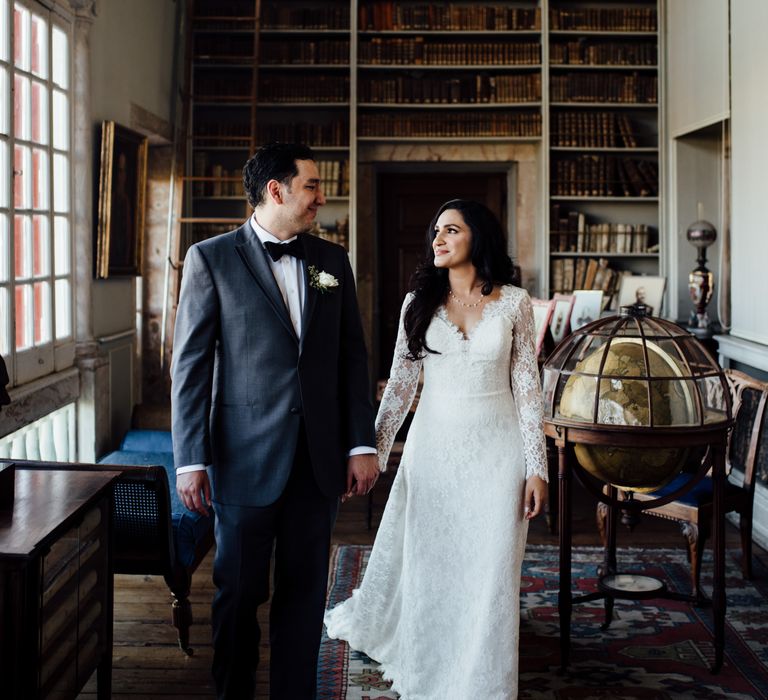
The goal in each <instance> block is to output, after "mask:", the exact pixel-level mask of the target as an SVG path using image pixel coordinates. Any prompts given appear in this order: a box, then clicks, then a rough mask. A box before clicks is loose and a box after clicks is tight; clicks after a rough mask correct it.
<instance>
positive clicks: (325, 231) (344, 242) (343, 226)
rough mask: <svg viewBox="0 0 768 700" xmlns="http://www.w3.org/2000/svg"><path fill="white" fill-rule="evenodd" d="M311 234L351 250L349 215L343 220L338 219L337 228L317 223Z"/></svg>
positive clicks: (310, 231)
mask: <svg viewBox="0 0 768 700" xmlns="http://www.w3.org/2000/svg"><path fill="white" fill-rule="evenodd" d="M309 233H311V234H312V235H314V236H317V237H318V238H322V239H324V240H326V241H330V242H331V243H336V244H337V245H340V246H342V247H343V248H347V249H349V245H348V244H349V214H347V216H346V217H345V218H343V219H337V220H336V227H335V228H334V227H330V226H329V227H326V226H322V225H321V224H320V223H319V222H317V221H315V223H314V224H313V226H312V228H311V229H310V230H309Z"/></svg>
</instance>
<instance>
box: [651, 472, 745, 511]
mask: <svg viewBox="0 0 768 700" xmlns="http://www.w3.org/2000/svg"><path fill="white" fill-rule="evenodd" d="M694 476H696V475H695V474H687V473H685V472H683V473H682V474H678V475H677V476H676V477H675V478H674V479H672V481H670V482H669V483H668V484H667V485H666V486H663V487H662V488H660V489H659V490H658V491H654V492H653V493H652V494H650V495H652V496H657V497H661V496H666V495H667V494H670V493H672V492H673V491H677V489H679V488H680V487H681V486H684V485H685V484H687V483H688V482H689V481H691V480H692V479H693V478H694ZM725 484H726V487H725V488H726V494H728V492H729V491H732V490H738V486H735V485H734V484H732V483H731V482H730V481H728V480H727V479H726V482H725ZM677 501H678V502H679V503H684V504H685V505H687V506H694V507H699V506H703V505H707V504H709V503H712V478H711V477H709V476H705V477H704V478H703V479H702V480H701V481H700V482H699V483H698V484H696V486H694V487H693V488H692V489H691V490H690V491H688V492H687V493H684V494H683V495H682V496H680V497H678V498H677Z"/></svg>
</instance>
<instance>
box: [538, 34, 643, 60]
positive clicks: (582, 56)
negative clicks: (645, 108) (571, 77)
mask: <svg viewBox="0 0 768 700" xmlns="http://www.w3.org/2000/svg"><path fill="white" fill-rule="evenodd" d="M549 62H550V63H555V64H567V65H585V66H655V65H656V62H657V48H656V44H655V43H650V42H626V43H625V42H621V43H619V42H617V41H609V42H599V43H597V42H595V41H594V40H593V39H585V38H581V39H575V40H573V41H567V42H563V43H560V42H556V41H553V42H551V43H550V45H549Z"/></svg>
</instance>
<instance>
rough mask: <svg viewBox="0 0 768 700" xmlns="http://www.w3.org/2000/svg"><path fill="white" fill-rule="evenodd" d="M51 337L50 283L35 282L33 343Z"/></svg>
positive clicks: (46, 340) (45, 340)
mask: <svg viewBox="0 0 768 700" xmlns="http://www.w3.org/2000/svg"><path fill="white" fill-rule="evenodd" d="M50 339H51V285H50V284H48V282H35V345H40V343H47V342H48V341H49V340H50Z"/></svg>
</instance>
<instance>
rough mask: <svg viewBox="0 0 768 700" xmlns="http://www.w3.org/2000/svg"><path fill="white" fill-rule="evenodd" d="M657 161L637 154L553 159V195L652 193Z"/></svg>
mask: <svg viewBox="0 0 768 700" xmlns="http://www.w3.org/2000/svg"><path fill="white" fill-rule="evenodd" d="M658 193H659V173H658V165H657V164H656V162H655V161H652V160H645V159H640V158H620V157H617V156H606V155H591V154H584V155H580V156H577V157H575V158H562V159H559V160H557V161H555V163H554V178H553V181H552V194H553V195H554V196H556V197H655V196H657V195H658Z"/></svg>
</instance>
